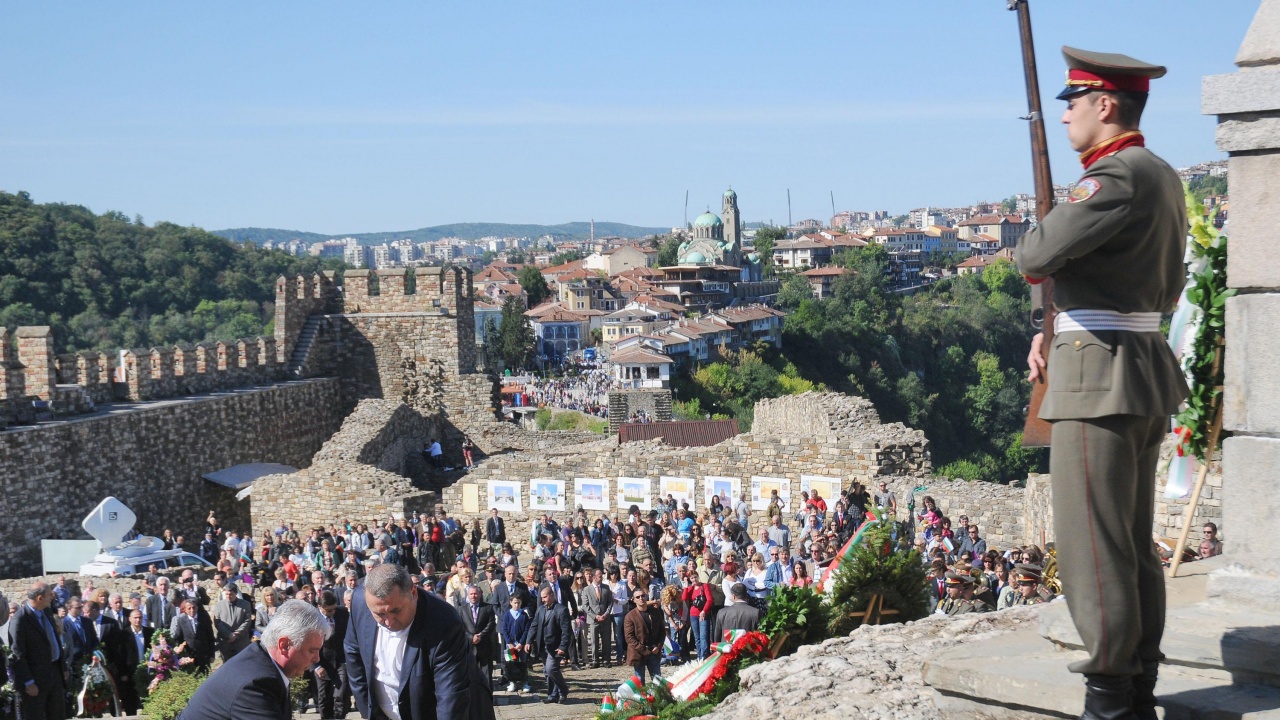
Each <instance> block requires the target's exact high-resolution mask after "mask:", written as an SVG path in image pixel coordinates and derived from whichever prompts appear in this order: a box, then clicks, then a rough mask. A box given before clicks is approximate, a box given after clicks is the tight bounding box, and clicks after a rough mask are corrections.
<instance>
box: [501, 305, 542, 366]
mask: <svg viewBox="0 0 1280 720" xmlns="http://www.w3.org/2000/svg"><path fill="white" fill-rule="evenodd" d="M536 342H537V338H536V337H535V336H534V334H533V326H532V325H530V324H529V319H528V318H526V317H525V316H524V305H523V304H522V303H521V302H520V298H518V297H515V296H512V297H508V298H507V299H506V300H505V301H504V302H503V303H502V320H501V321H500V322H499V323H498V341H497V350H498V356H499V357H501V358H502V363H503V365H505V366H506V367H508V368H511V369H513V370H520V369H523V368H525V367H527V366H528V364H529V361H530V360H532V359H533V353H534V346H535V344H536Z"/></svg>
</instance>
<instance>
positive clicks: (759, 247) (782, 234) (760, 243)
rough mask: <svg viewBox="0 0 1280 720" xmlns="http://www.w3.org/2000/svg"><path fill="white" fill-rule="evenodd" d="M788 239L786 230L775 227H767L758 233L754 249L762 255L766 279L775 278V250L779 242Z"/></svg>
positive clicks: (754, 241) (761, 260) (761, 259)
mask: <svg viewBox="0 0 1280 720" xmlns="http://www.w3.org/2000/svg"><path fill="white" fill-rule="evenodd" d="M786 239H787V230H786V228H780V227H773V226H772V225H766V226H765V227H762V228H760V229H759V230H757V231H756V237H755V240H753V241H752V242H753V247H754V248H755V250H756V252H757V253H759V254H760V262H761V264H762V265H763V266H764V274H765V276H766V277H773V273H774V267H773V249H774V248H776V247H777V246H778V242H779V241H781V240H786Z"/></svg>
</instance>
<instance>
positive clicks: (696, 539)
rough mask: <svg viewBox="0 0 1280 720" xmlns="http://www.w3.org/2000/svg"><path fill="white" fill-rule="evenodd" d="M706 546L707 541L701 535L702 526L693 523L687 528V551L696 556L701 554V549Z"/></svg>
mask: <svg viewBox="0 0 1280 720" xmlns="http://www.w3.org/2000/svg"><path fill="white" fill-rule="evenodd" d="M706 546H707V541H706V539H705V538H704V537H703V536H702V526H701V525H699V524H697V523H694V525H693V527H692V528H690V529H689V543H688V546H687V547H686V548H685V549H686V550H688V551H689V554H690V555H692V556H694V557H697V556H699V555H701V554H702V549H703V548H705V547H706Z"/></svg>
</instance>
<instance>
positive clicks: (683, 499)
mask: <svg viewBox="0 0 1280 720" xmlns="http://www.w3.org/2000/svg"><path fill="white" fill-rule="evenodd" d="M695 485H697V481H696V480H694V479H693V478H687V477H674V476H672V475H663V476H661V477H659V478H658V494H659V495H661V496H662V498H663V499H664V500H665V499H666V497H667V495H670V496H671V497H673V498H675V500H676V507H680V504H681V503H689V510H690V511H692V510H693V509H694V504H695V503H696V502H697V501H696V500H694V499H693V498H694V492H693V489H694V486H695Z"/></svg>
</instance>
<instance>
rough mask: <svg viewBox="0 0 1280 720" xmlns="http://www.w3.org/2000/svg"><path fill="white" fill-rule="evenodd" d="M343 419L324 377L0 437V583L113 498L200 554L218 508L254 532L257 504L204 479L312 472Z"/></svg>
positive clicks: (36, 566)
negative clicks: (46, 541) (281, 468)
mask: <svg viewBox="0 0 1280 720" xmlns="http://www.w3.org/2000/svg"><path fill="white" fill-rule="evenodd" d="M341 417H342V415H341V400H340V395H339V384H338V381H337V380H334V379H323V380H305V381H299V382H295V383H289V384H286V385H278V386H274V387H267V388H259V389H251V390H242V391H238V392H235V393H231V394H226V395H218V396H213V397H201V398H195V399H191V400H184V401H174V402H167V403H157V404H155V405H151V406H143V407H139V408H135V409H131V410H128V411H126V412H119V413H117V414H112V415H106V416H91V417H82V418H76V419H70V420H67V421H64V422H59V423H56V424H42V425H39V426H35V427H29V428H12V429H10V430H8V431H6V432H3V433H0V487H3V488H4V489H5V492H4V493H0V513H3V515H2V516H3V517H4V518H5V522H4V523H3V525H0V575H3V576H6V577H20V576H24V575H33V574H36V573H38V572H39V570H40V543H39V541H40V539H42V538H82V537H84V531H83V530H81V529H80V521H81V520H82V519H83V518H84V516H85V515H87V514H88V513H89V511H90V510H92V509H93V507H94V506H95V505H97V504H98V503H99V502H100V501H101V500H102V499H103V498H104V497H106V496H108V495H115V496H116V497H117V498H119V499H120V500H121V501H123V502H124V503H125V504H126V505H128V506H129V507H130V508H131V509H132V510H133V511H134V512H135V513H136V514H137V515H138V529H139V530H141V531H143V532H146V533H148V534H155V535H159V534H160V531H161V530H162V529H163V528H166V527H168V528H172V529H173V530H174V532H175V533H177V534H182V535H184V536H185V538H186V540H187V543H188V545H189V546H190V547H195V546H196V545H197V544H198V542H199V540H200V539H201V537H202V536H201V535H200V534H199V533H202V532H203V527H204V519H205V516H206V515H208V513H209V511H210V510H215V511H217V514H218V518H219V519H220V520H221V521H222V524H223V527H225V528H243V529H247V528H248V527H249V508H248V505H249V503H250V502H252V501H249V500H246V501H243V502H238V501H236V500H235V499H234V493H233V492H232V491H230V490H228V489H226V488H223V487H222V486H219V485H215V484H213V483H211V482H209V481H207V480H204V479H202V478H201V475H202V474H204V473H207V472H211V471H214V470H220V469H222V468H226V467H229V466H231V465H236V464H239V463H249V462H278V463H283V464H286V465H293V466H295V467H303V466H306V465H308V464H309V463H310V461H311V457H312V455H314V454H315V452H316V451H317V450H318V449H319V448H320V446H321V444H322V443H323V442H324V441H325V439H327V438H328V437H329V436H330V435H331V434H332V433H333V432H334V431H336V430H337V429H338V425H339V423H340V421H341Z"/></svg>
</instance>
